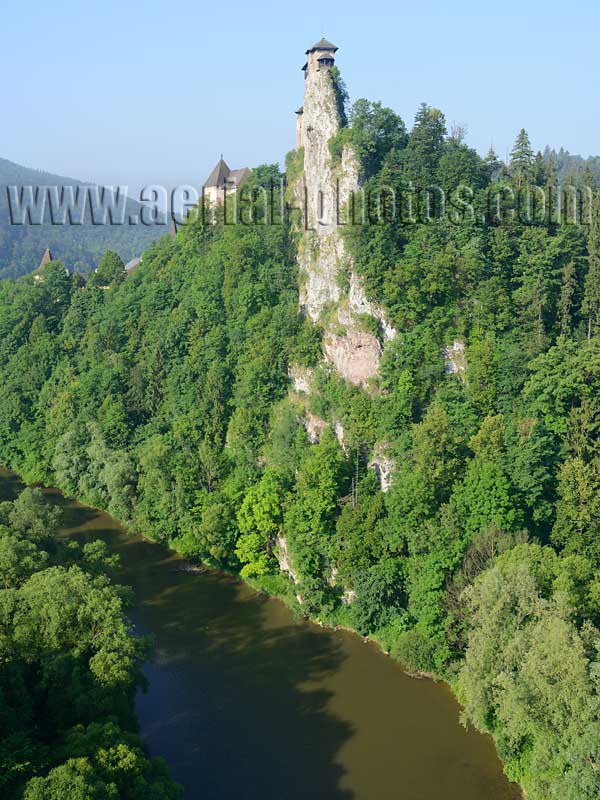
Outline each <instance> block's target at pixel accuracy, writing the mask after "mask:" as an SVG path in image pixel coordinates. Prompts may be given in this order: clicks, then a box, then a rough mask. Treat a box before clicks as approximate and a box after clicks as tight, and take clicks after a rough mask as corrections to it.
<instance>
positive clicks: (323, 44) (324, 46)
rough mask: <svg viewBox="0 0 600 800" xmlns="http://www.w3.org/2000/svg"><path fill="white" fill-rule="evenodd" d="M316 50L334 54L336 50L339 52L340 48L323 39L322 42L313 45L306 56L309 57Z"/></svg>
mask: <svg viewBox="0 0 600 800" xmlns="http://www.w3.org/2000/svg"><path fill="white" fill-rule="evenodd" d="M315 50H331V52H332V53H335V52H336V50H339V48H338V47H336V46H335V45H334V44H331V42H329V41H328V40H327V39H325V37H323V39H321V41H320V42H317V43H316V44H313V46H312V47H309V49H308V50H307V51H306V54H307V55H308V54H309V53H314V52H315Z"/></svg>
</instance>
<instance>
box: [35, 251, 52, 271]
mask: <svg viewBox="0 0 600 800" xmlns="http://www.w3.org/2000/svg"><path fill="white" fill-rule="evenodd" d="M51 261H54V257H53V255H52V253H51V251H50V248H49V247H47V248H46V249H45V250H44V255H43V256H42V260H41V261H40V265H39V267H38V270H39V269H42V268H43V267H45V266H46V264H49V263H50V262H51Z"/></svg>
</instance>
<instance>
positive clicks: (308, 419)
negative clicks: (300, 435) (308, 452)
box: [302, 411, 327, 444]
mask: <svg viewBox="0 0 600 800" xmlns="http://www.w3.org/2000/svg"><path fill="white" fill-rule="evenodd" d="M302 421H303V423H304V427H305V429H306V433H307V434H308V440H309V442H310V443H311V444H317V442H319V441H320V440H321V436H322V435H323V431H324V430H325V428H326V427H327V423H326V422H325V420H324V419H321V417H317V416H315V414H311V412H310V411H307V412H306V414H305V415H304V418H303V420H302Z"/></svg>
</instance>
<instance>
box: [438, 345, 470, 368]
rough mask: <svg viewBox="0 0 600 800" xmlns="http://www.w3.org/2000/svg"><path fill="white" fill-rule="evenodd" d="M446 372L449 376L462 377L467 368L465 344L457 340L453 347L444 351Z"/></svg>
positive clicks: (448, 347)
mask: <svg viewBox="0 0 600 800" xmlns="http://www.w3.org/2000/svg"><path fill="white" fill-rule="evenodd" d="M442 356H443V358H444V370H445V371H446V373H447V374H448V375H456V374H458V375H460V374H461V373H463V372H464V371H465V369H466V368H467V361H466V359H465V343H464V342H462V341H461V340H460V339H455V340H454V341H453V342H452V344H451V345H448V346H447V347H444V348H443V349H442Z"/></svg>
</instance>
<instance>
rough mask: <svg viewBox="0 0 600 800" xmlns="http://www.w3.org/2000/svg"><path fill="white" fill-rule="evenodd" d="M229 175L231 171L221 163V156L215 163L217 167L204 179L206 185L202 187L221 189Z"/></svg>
mask: <svg viewBox="0 0 600 800" xmlns="http://www.w3.org/2000/svg"><path fill="white" fill-rule="evenodd" d="M230 173H231V170H230V169H229V167H228V166H227V164H226V163H225V162H224V161H223V156H221V158H220V159H219V160H218V162H217V165H216V166H215V168H214V169H213V171H212V172H211V173H210V175H209V176H208V178H207V179H206V183H205V184H204V185H205V186H217V187H218V188H221V187H222V186H224V185H225V183H226V182H227V178H229V175H230Z"/></svg>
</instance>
